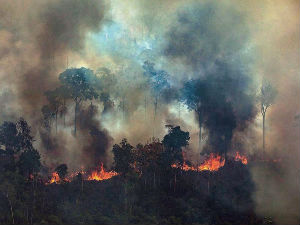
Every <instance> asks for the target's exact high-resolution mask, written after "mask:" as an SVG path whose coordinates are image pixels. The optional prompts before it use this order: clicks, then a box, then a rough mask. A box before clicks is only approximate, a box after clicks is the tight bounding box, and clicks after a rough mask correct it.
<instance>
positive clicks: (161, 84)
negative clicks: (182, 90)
mask: <svg viewBox="0 0 300 225" xmlns="http://www.w3.org/2000/svg"><path fill="white" fill-rule="evenodd" d="M154 66H155V64H154V63H152V62H149V61H145V62H144V64H143V69H144V71H145V72H144V75H145V76H146V77H147V78H148V82H149V85H150V88H151V92H152V94H153V96H154V119H155V117H156V113H157V107H158V101H159V98H160V96H161V94H162V93H163V91H165V90H166V89H168V88H169V87H170V84H169V82H168V77H169V74H168V73H167V72H166V71H164V70H156V69H155V68H154Z"/></svg>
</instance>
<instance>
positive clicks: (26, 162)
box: [17, 149, 41, 177]
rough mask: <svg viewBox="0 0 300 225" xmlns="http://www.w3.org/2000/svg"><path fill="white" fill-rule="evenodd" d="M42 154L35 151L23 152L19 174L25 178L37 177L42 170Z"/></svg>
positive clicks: (19, 162)
mask: <svg viewBox="0 0 300 225" xmlns="http://www.w3.org/2000/svg"><path fill="white" fill-rule="evenodd" d="M40 158H41V157H40V154H39V152H38V151H37V150H35V149H28V150H25V151H24V152H22V154H21V155H20V159H19V161H18V163H17V164H18V168H19V172H20V173H21V174H22V175H24V176H25V177H29V176H30V175H32V176H35V175H36V174H37V173H38V172H39V171H40V169H41V162H40Z"/></svg>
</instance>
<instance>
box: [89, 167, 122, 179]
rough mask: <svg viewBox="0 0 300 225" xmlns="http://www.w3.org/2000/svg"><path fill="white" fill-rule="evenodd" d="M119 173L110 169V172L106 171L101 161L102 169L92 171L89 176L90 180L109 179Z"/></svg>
mask: <svg viewBox="0 0 300 225" xmlns="http://www.w3.org/2000/svg"><path fill="white" fill-rule="evenodd" d="M117 175H118V173H117V172H115V171H109V172H107V171H105V170H104V167H103V163H101V166H100V171H99V170H94V171H92V174H91V175H90V176H89V177H88V180H96V181H101V180H108V179H110V178H112V177H114V176H117Z"/></svg>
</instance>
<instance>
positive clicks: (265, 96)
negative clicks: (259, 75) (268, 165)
mask: <svg viewBox="0 0 300 225" xmlns="http://www.w3.org/2000/svg"><path fill="white" fill-rule="evenodd" d="M276 94H277V93H276V90H275V89H274V87H273V86H272V85H271V84H270V83H269V82H268V81H264V82H263V84H262V86H261V88H260V95H259V100H260V111H261V115H262V117H263V153H264V152H265V145H266V140H265V135H266V134H265V133H266V132H265V121H266V113H267V109H268V108H269V107H270V106H271V105H272V104H273V103H274V100H275V97H276Z"/></svg>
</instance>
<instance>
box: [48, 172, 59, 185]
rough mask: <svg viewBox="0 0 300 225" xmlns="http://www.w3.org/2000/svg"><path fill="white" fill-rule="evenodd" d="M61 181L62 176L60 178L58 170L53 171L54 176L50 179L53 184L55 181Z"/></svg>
mask: <svg viewBox="0 0 300 225" xmlns="http://www.w3.org/2000/svg"><path fill="white" fill-rule="evenodd" d="M59 181H60V178H59V175H58V173H57V172H53V173H52V177H51V179H50V181H49V183H50V184H53V183H58V182H59Z"/></svg>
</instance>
